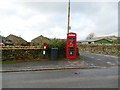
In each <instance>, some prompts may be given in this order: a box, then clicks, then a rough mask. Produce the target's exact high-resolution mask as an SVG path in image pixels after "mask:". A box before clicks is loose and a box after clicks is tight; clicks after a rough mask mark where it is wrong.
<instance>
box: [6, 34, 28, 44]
mask: <svg viewBox="0 0 120 90" xmlns="http://www.w3.org/2000/svg"><path fill="white" fill-rule="evenodd" d="M10 36H12V37H15V38H17V39H19V40H23V41H25V42H27V41H26V40H24V39H23V38H21V37H18V36H16V35H13V34H10V35H8V36H7V38H9V37H10Z"/></svg>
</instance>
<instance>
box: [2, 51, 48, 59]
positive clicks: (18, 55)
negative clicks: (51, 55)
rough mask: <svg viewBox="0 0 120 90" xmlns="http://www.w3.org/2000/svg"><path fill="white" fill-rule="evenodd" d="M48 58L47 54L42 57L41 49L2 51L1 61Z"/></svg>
mask: <svg viewBox="0 0 120 90" xmlns="http://www.w3.org/2000/svg"><path fill="white" fill-rule="evenodd" d="M45 58H48V54H47V52H46V55H45V57H44V55H43V50H42V49H3V50H2V61H6V60H34V59H45Z"/></svg>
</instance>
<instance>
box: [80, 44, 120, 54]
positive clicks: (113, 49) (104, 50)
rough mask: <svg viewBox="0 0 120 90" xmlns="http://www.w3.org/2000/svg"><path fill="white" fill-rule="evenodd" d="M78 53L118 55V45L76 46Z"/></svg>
mask: <svg viewBox="0 0 120 90" xmlns="http://www.w3.org/2000/svg"><path fill="white" fill-rule="evenodd" d="M78 48H79V51H80V52H90V53H100V54H108V55H118V54H119V52H118V51H119V50H118V49H119V48H118V45H105V44H78Z"/></svg>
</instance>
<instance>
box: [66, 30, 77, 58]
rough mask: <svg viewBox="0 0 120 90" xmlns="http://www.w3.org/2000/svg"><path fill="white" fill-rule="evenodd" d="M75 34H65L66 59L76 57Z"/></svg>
mask: <svg viewBox="0 0 120 90" xmlns="http://www.w3.org/2000/svg"><path fill="white" fill-rule="evenodd" d="M76 37H77V34H76V33H73V32H70V33H68V34H67V41H66V58H67V59H76V46H77V45H76V39H77V38H76Z"/></svg>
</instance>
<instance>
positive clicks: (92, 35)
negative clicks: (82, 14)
mask: <svg viewBox="0 0 120 90" xmlns="http://www.w3.org/2000/svg"><path fill="white" fill-rule="evenodd" d="M94 37H95V34H94V33H90V34H89V35H88V36H87V38H86V39H87V40H90V39H93V38H94Z"/></svg>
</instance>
